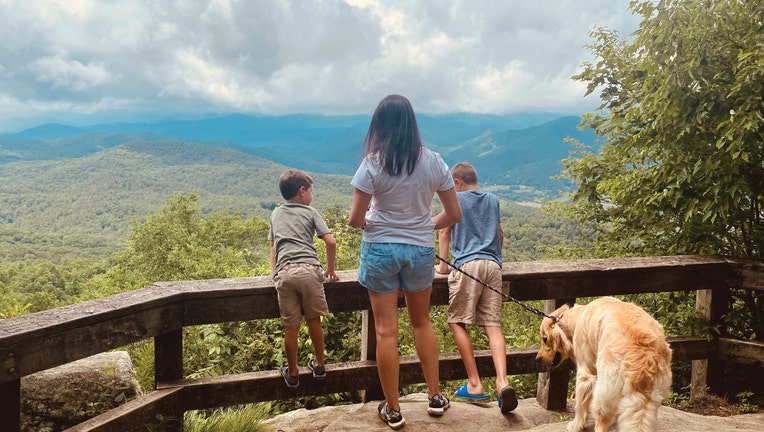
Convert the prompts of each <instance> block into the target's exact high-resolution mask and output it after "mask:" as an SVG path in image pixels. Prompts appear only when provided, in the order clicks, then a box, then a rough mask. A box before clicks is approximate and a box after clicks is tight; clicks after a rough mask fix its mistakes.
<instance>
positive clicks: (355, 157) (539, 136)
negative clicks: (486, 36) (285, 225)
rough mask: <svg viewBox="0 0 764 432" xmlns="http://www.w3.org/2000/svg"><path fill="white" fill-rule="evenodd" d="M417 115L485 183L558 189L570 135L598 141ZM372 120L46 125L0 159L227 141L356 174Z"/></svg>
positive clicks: (7, 138)
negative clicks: (557, 178)
mask: <svg viewBox="0 0 764 432" xmlns="http://www.w3.org/2000/svg"><path fill="white" fill-rule="evenodd" d="M417 119H418V122H419V128H420V131H421V134H422V137H423V139H424V141H425V143H426V145H427V146H428V147H431V148H433V149H434V150H436V151H438V152H440V153H441V154H442V155H443V157H444V159H445V160H446V162H448V163H449V164H454V163H456V162H459V161H462V160H466V161H470V162H471V163H473V164H474V165H475V167H476V168H477V169H478V173H479V176H480V180H481V184H483V183H487V184H494V185H527V186H531V187H534V188H538V189H542V190H545V191H550V192H556V191H557V190H558V189H560V188H561V185H560V184H559V182H556V181H553V180H551V179H550V177H551V176H554V175H556V174H559V173H560V171H561V169H562V164H561V163H560V161H561V160H562V159H564V158H566V157H567V156H568V154H569V152H570V151H571V150H573V146H572V145H570V144H568V143H565V142H564V140H565V138H568V137H570V138H575V139H577V140H579V141H581V142H584V143H586V144H589V145H595V144H596V143H595V136H594V134H593V133H592V132H591V131H590V130H586V131H581V130H579V129H578V127H577V126H578V124H579V122H580V118H579V117H577V116H561V115H557V114H550V113H543V114H514V115H507V116H500V115H484V114H470V113H454V114H445V115H421V114H419V115H418V116H417ZM369 120H370V119H369V116H368V115H352V116H322V115H309V114H295V115H287V116H250V115H243V114H236V115H228V116H223V117H214V118H206V119H201V120H174V121H163V122H156V123H113V124H99V125H93V126H87V127H72V126H66V125H61V124H48V125H41V126H37V127H34V128H31V129H27V130H24V131H21V132H18V133H14V134H3V135H0V164H2V163H8V162H14V161H23V160H44V159H65V158H75V157H82V156H86V155H89V154H92V153H95V152H98V151H101V150H104V149H108V148H111V147H115V146H117V145H120V144H123V143H128V142H141V141H143V142H152V141H159V140H166V139H168V138H169V139H177V140H181V141H195V142H203V143H207V144H208V145H213V146H218V147H228V148H231V149H235V150H237V151H240V152H243V153H247V154H250V155H254V156H258V157H260V158H263V159H267V160H270V161H273V162H276V163H279V164H283V165H286V166H291V167H296V168H300V169H304V170H307V171H311V172H316V173H329V174H346V175H350V174H352V173H353V172H354V171H355V168H356V167H357V165H358V162H359V161H360V157H361V154H360V151H361V146H362V143H363V139H364V136H365V133H366V129H367V127H368V124H369ZM200 162H201V161H200Z"/></svg>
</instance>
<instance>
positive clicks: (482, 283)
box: [435, 254, 560, 322]
mask: <svg viewBox="0 0 764 432" xmlns="http://www.w3.org/2000/svg"><path fill="white" fill-rule="evenodd" d="M435 258H437V259H439V260H440V261H441V262H444V263H446V264H447V265H448V266H449V267H451V268H452V269H454V270H456V271H458V272H459V273H461V274H463V275H465V276H467V277H468V278H470V279H472V280H474V281H475V282H477V283H479V284H480V285H483V286H484V287H486V288H488V289H489V290H491V291H493V292H495V293H497V294H499V295H500V296H502V297H504V298H506V299H508V300H509V301H511V302H513V303H517V304H518V305H520V306H521V307H522V308H523V309H525V310H527V311H528V312H530V313H532V314H535V315H538V316H540V317H543V318H550V319H552V320H554V321H555V322H557V320H559V319H560V317H557V316H553V315H549V314H548V313H546V312H544V311H541V310H538V309H536V308H535V307H532V306H528V305H527V304H525V303H523V302H521V301H520V300H517V299H515V298H513V297H512V296H510V295H508V294H504V293H503V292H501V290H498V289H496V288H494V287H492V286H490V285H488V284H487V283H485V282H483V281H481V280H480V279H478V278H476V277H475V276H472V275H471V274H469V273H467V272H465V271H464V270H462V269H460V268H458V267H456V266H455V265H453V264H452V263H451V262H450V261H448V260H446V259H443V258H442V257H441V256H440V255H438V254H435Z"/></svg>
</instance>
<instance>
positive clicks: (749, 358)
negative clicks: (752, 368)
mask: <svg viewBox="0 0 764 432" xmlns="http://www.w3.org/2000/svg"><path fill="white" fill-rule="evenodd" d="M718 355H719V357H720V358H722V359H724V360H727V361H730V362H733V363H742V364H752V365H756V366H759V367H761V366H764V343H762V342H755V341H744V340H738V339H729V338H721V339H719V350H718Z"/></svg>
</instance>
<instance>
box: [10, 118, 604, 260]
mask: <svg viewBox="0 0 764 432" xmlns="http://www.w3.org/2000/svg"><path fill="white" fill-rule="evenodd" d="M549 117H550V115H535V116H534V115H527V116H525V117H523V118H518V117H514V118H508V117H502V116H483V115H477V114H452V115H444V116H418V120H419V125H420V130H421V133H422V136H423V138H424V140H425V143H426V145H427V146H429V147H431V148H433V149H435V150H436V151H438V152H440V153H441V154H442V155H443V158H444V159H445V160H446V162H447V163H449V165H452V164H454V163H456V162H459V161H462V160H467V161H470V162H472V163H473V164H474V165H475V167H476V168H477V170H478V173H479V176H480V185H481V188H483V189H486V190H490V191H492V192H494V193H496V194H497V195H499V196H500V197H501V198H502V199H504V200H506V201H515V202H538V201H539V200H541V199H542V198H554V197H557V196H558V195H557V192H558V191H559V190H560V189H564V188H566V187H568V185H567V184H566V183H565V182H563V181H560V180H552V179H551V178H550V177H551V176H554V175H557V174H559V173H560V171H561V169H562V165H561V163H560V161H561V160H562V159H564V158H566V157H567V156H568V154H569V152H570V151H571V150H572V149H573V146H572V145H570V144H568V143H566V142H564V139H565V138H566V137H571V138H575V139H577V140H579V141H581V142H583V143H586V144H589V145H592V144H594V143H595V136H594V135H593V134H592V133H591V132H590V131H581V130H579V129H578V128H577V125H578V123H579V121H580V119H579V118H578V117H576V116H561V117H559V116H558V117H555V116H551V118H549ZM368 122H369V118H368V117H364V116H344V117H324V116H309V115H300V116H284V117H272V118H271V117H252V116H244V115H233V116H226V117H215V118H208V119H202V120H195V121H172V122H157V123H115V124H104V125H94V126H88V127H71V126H67V125H57V124H49V125H42V126H39V127H35V128H32V129H28V130H25V131H21V132H18V133H15V134H5V135H0V263H2V262H20V261H35V260H43V259H54V258H55V257H57V256H71V255H72V251H76V253H75V254H76V255H77V256H82V257H88V258H96V257H103V256H104V255H105V254H108V252H114V251H116V250H118V249H119V248H120V247H121V245H123V244H124V242H125V241H126V239H127V236H128V235H129V234H130V222H131V221H132V220H138V221H141V220H143V219H144V218H145V217H146V216H147V215H149V214H152V213H155V212H157V211H158V210H159V208H160V207H161V206H162V205H163V204H164V203H165V200H166V199H167V198H168V197H172V196H178V195H188V194H190V193H192V192H193V193H197V194H198V197H199V201H198V205H199V208H200V211H201V212H202V213H204V214H209V213H214V212H220V211H238V212H241V213H242V215H243V216H246V217H250V216H259V217H263V218H267V217H268V216H269V214H270V211H271V210H272V209H273V208H274V206H276V205H278V204H279V203H281V202H283V199H282V198H281V196H280V193H279V191H278V185H277V179H278V177H279V175H280V173H281V172H283V170H284V169H285V168H286V167H287V166H289V167H296V168H301V169H304V170H307V171H309V172H311V173H312V175H313V178H314V179H315V181H316V199H315V200H314V204H313V205H314V206H315V207H316V208H318V209H319V210H322V209H325V208H328V207H331V206H335V205H336V206H340V207H341V208H348V207H349V205H350V199H351V197H352V187H351V186H350V177H349V176H350V175H352V173H353V172H354V171H355V168H356V166H357V165H358V161H359V158H360V157H359V151H360V148H361V143H362V142H363V138H364V135H365V132H366V128H367V127H368ZM503 208H506V207H503ZM65 251H68V252H65Z"/></svg>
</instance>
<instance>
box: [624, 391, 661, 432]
mask: <svg viewBox="0 0 764 432" xmlns="http://www.w3.org/2000/svg"><path fill="white" fill-rule="evenodd" d="M660 406H661V403H660V402H656V401H655V400H654V399H653V398H652V397H649V396H647V397H646V395H643V394H638V393H634V394H631V395H628V396H626V397H625V398H624V399H623V400H621V406H620V409H619V413H618V419H617V423H618V430H622V431H629V432H655V431H657V430H658V408H660Z"/></svg>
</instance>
